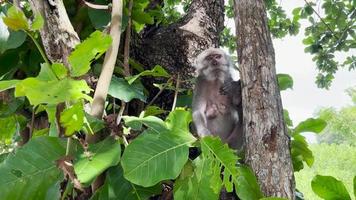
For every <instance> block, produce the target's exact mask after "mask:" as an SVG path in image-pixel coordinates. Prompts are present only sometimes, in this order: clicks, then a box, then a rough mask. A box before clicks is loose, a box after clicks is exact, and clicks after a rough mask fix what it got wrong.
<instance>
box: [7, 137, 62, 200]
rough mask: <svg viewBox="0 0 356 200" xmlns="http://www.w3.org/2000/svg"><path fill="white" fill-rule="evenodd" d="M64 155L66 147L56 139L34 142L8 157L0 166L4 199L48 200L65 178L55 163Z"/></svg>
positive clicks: (38, 138) (44, 138) (41, 138)
mask: <svg viewBox="0 0 356 200" xmlns="http://www.w3.org/2000/svg"><path fill="white" fill-rule="evenodd" d="M64 155H65V143H64V142H63V141H62V140H61V139H59V138H55V137H37V138H34V139H32V140H30V141H29V142H28V143H27V144H26V145H25V146H23V147H22V148H19V149H18V150H17V151H16V152H15V153H13V154H9V155H8V157H7V158H6V160H5V161H4V162H2V163H1V164H0V177H1V178H0V194H1V199H2V200H23V199H28V200H37V199H46V196H47V195H48V193H49V192H50V191H51V190H50V188H52V187H53V185H55V184H56V183H57V182H58V181H60V180H62V178H63V176H62V174H61V172H60V170H59V169H58V168H57V167H56V164H55V161H56V160H58V159H59V158H60V157H62V156H64ZM57 189H59V187H58V188H57ZM52 198H53V197H52Z"/></svg>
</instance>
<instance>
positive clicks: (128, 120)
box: [122, 116, 168, 134]
mask: <svg viewBox="0 0 356 200" xmlns="http://www.w3.org/2000/svg"><path fill="white" fill-rule="evenodd" d="M122 118H123V120H124V121H125V125H126V126H129V127H131V128H132V129H134V130H141V129H142V125H145V126H147V127H148V128H150V129H152V131H154V132H155V133H157V134H159V133H161V132H164V131H167V130H168V127H167V125H166V124H165V123H164V121H163V120H162V119H160V118H158V117H155V116H147V117H143V118H141V117H134V116H123V117H122Z"/></svg>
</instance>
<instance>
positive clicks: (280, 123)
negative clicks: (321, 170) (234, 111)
mask: <svg viewBox="0 0 356 200" xmlns="http://www.w3.org/2000/svg"><path fill="white" fill-rule="evenodd" d="M234 3H235V6H234V7H235V24H236V36H237V44H238V45H237V47H238V48H237V54H238V63H239V66H240V70H241V80H242V104H243V113H244V116H243V124H244V134H245V144H246V155H245V157H246V158H245V160H246V162H247V163H248V164H249V165H250V166H251V167H252V169H253V171H254V172H255V174H256V176H257V178H258V181H259V183H260V186H261V189H262V191H263V192H264V194H265V195H266V196H274V197H285V198H288V199H295V183H294V176H293V167H292V160H291V155H290V144H289V142H290V140H289V137H288V135H287V130H286V127H285V124H284V119H283V109H282V101H281V96H280V92H279V88H278V85H277V78H276V69H275V56H274V49H273V44H272V40H271V36H270V32H269V30H268V27H267V16H266V10H265V5H264V1H263V0H234Z"/></svg>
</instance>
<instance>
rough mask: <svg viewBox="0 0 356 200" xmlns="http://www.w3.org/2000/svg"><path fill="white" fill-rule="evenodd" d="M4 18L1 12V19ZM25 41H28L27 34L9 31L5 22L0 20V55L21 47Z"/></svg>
mask: <svg viewBox="0 0 356 200" xmlns="http://www.w3.org/2000/svg"><path fill="white" fill-rule="evenodd" d="M2 16H3V15H2V13H1V12H0V18H1V17H2ZM25 39H26V33H24V32H22V31H12V30H8V28H7V26H6V25H5V23H4V22H3V20H0V53H3V52H5V51H6V50H8V49H14V48H17V47H19V46H20V45H21V44H23V43H24V42H25ZM1 63H2V62H1ZM2 64H3V63H2ZM2 64H1V65H2ZM1 67H3V66H1Z"/></svg>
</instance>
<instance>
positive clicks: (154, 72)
mask: <svg viewBox="0 0 356 200" xmlns="http://www.w3.org/2000/svg"><path fill="white" fill-rule="evenodd" d="M141 76H153V77H166V78H167V77H169V74H168V73H167V71H166V70H165V69H164V68H163V67H162V66H160V65H156V66H155V67H154V68H153V69H151V70H145V71H143V72H141V73H139V74H137V75H135V76H130V77H126V78H125V79H126V80H127V82H128V83H129V84H130V85H131V84H132V83H133V82H135V80H136V79H138V78H139V77H141Z"/></svg>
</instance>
